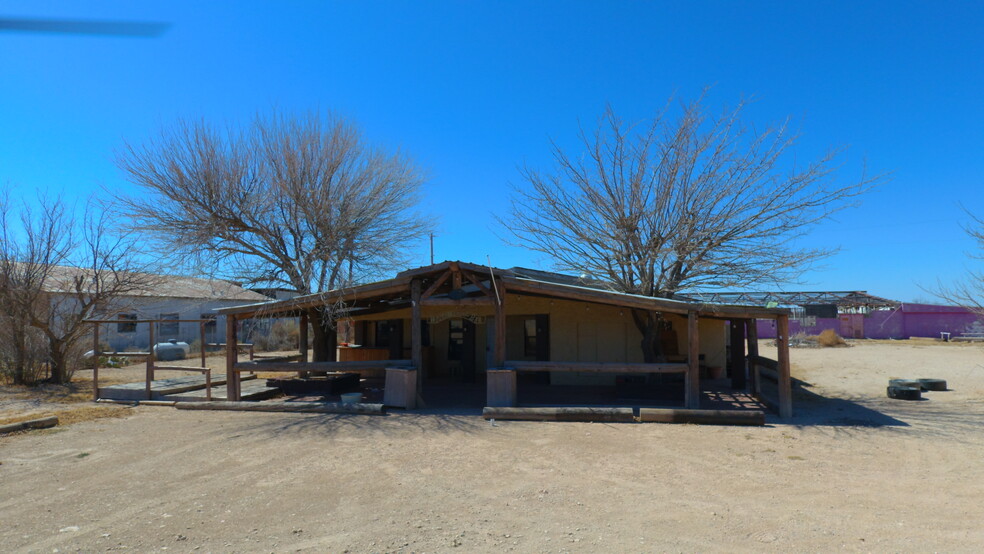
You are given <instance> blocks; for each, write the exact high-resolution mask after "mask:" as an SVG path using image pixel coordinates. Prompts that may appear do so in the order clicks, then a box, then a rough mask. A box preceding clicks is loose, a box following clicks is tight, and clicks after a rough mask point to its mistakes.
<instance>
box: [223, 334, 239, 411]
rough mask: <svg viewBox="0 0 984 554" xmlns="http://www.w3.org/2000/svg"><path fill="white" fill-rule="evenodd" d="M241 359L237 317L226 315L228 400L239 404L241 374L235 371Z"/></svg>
mask: <svg viewBox="0 0 984 554" xmlns="http://www.w3.org/2000/svg"><path fill="white" fill-rule="evenodd" d="M238 359H239V338H238V337H237V336H236V316H235V315H234V314H227V315H226V400H230V401H234V402H238V401H239V400H240V396H239V372H238V371H236V370H235V366H236V361H237V360H238Z"/></svg>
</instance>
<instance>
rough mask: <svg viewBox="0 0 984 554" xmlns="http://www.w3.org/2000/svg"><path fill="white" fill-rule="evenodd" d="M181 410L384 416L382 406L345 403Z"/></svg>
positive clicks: (183, 405)
mask: <svg viewBox="0 0 984 554" xmlns="http://www.w3.org/2000/svg"><path fill="white" fill-rule="evenodd" d="M174 407H175V408H177V409H179V410H220V411H236V412H292V413H314V414H360V415H383V413H385V412H384V411H383V405H382V404H362V403H354V404H345V403H343V402H283V401H267V402H178V403H176V404H175V405H174Z"/></svg>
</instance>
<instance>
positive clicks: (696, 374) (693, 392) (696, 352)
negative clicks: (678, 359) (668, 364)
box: [684, 312, 700, 410]
mask: <svg viewBox="0 0 984 554" xmlns="http://www.w3.org/2000/svg"><path fill="white" fill-rule="evenodd" d="M697 323H698V319H697V312H690V313H688V314H687V345H688V348H687V360H688V365H689V367H688V370H687V379H686V384H687V392H686V398H685V402H684V406H686V407H687V408H690V409H691V410H697V409H700V333H699V331H698V325H697Z"/></svg>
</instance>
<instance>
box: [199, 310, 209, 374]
mask: <svg viewBox="0 0 984 554" xmlns="http://www.w3.org/2000/svg"><path fill="white" fill-rule="evenodd" d="M198 330H199V332H200V334H201V339H200V340H199V341H198V343H199V344H200V345H201V348H200V350H201V351H202V367H207V366H206V365H205V322H204V321H199V322H198Z"/></svg>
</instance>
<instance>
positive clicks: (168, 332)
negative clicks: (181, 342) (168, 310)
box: [157, 314, 180, 338]
mask: <svg viewBox="0 0 984 554" xmlns="http://www.w3.org/2000/svg"><path fill="white" fill-rule="evenodd" d="M178 317H179V314H161V322H160V324H159V325H158V327H157V330H158V332H159V333H160V334H161V338H164V337H177V336H178V330H179V329H180V327H179V324H178V322H177V319H178ZM172 319H173V320H175V321H169V320H172Z"/></svg>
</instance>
